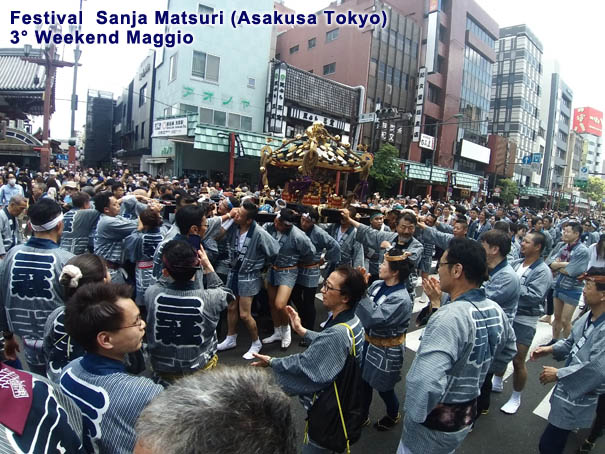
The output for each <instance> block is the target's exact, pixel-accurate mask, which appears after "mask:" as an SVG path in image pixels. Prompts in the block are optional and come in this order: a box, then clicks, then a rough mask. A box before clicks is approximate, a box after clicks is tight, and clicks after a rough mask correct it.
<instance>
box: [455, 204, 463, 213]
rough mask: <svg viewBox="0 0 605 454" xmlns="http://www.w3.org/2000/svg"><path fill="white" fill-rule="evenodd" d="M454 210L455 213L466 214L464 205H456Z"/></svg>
mask: <svg viewBox="0 0 605 454" xmlns="http://www.w3.org/2000/svg"><path fill="white" fill-rule="evenodd" d="M455 210H456V212H457V213H460V214H466V207H464V205H456V208H455Z"/></svg>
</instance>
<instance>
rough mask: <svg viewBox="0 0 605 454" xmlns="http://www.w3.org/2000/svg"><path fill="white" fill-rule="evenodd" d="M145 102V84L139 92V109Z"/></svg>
mask: <svg viewBox="0 0 605 454" xmlns="http://www.w3.org/2000/svg"><path fill="white" fill-rule="evenodd" d="M145 101H147V84H145V85H143V86H142V87H141V89H140V90H139V107H141V106H142V105H143V104H145Z"/></svg>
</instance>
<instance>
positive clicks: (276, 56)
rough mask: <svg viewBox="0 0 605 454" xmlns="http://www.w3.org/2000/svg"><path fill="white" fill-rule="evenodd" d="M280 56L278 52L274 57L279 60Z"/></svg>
mask: <svg viewBox="0 0 605 454" xmlns="http://www.w3.org/2000/svg"><path fill="white" fill-rule="evenodd" d="M280 58H281V54H280V53H279V52H278V53H277V54H275V59H276V60H279V59H280Z"/></svg>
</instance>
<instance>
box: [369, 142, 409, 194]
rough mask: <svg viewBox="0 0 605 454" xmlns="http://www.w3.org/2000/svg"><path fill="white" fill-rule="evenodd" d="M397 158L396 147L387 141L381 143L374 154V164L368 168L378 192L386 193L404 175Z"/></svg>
mask: <svg viewBox="0 0 605 454" xmlns="http://www.w3.org/2000/svg"><path fill="white" fill-rule="evenodd" d="M398 158H399V152H398V151H397V148H395V147H394V146H393V145H390V144H388V143H385V144H384V145H382V146H381V147H380V148H379V149H378V152H377V153H376V155H375V156H374V165H373V166H372V168H371V169H370V176H371V177H372V178H373V179H374V181H375V182H376V185H377V187H378V191H379V192H380V193H386V192H387V191H388V190H389V189H392V187H393V186H394V185H395V183H397V182H398V181H399V180H401V179H402V178H403V177H404V173H403V172H402V171H401V164H400V163H399V159H398Z"/></svg>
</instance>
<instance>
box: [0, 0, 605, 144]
mask: <svg viewBox="0 0 605 454" xmlns="http://www.w3.org/2000/svg"><path fill="white" fill-rule="evenodd" d="M240 1H241V3H242V5H243V6H244V5H246V4H247V1H248V0H240ZM400 1H405V0H400ZM453 1H454V5H455V3H456V0H453ZM476 1H477V3H479V5H481V6H482V7H483V8H484V9H485V10H486V11H487V13H489V14H490V16H492V17H493V18H494V19H495V20H496V22H498V24H499V25H500V27H506V26H510V25H518V24H527V25H528V26H529V27H530V28H531V30H532V31H533V32H534V34H535V35H536V36H537V37H538V39H540V41H541V42H542V44H543V46H544V58H546V59H555V60H557V61H558V62H559V64H560V73H561V76H562V78H563V80H564V81H565V82H566V83H567V84H568V85H569V86H570V87H571V89H572V90H573V92H574V102H573V104H574V107H583V106H591V107H594V108H596V109H599V110H601V111H603V110H605V87H604V86H603V75H604V74H605V59H604V58H602V55H603V35H604V34H603V23H602V21H603V17H605V1H604V0H576V1H575V2H570V1H569V0H476ZM0 3H1V5H0V47H3V48H4V47H21V46H22V45H23V44H24V43H29V44H33V45H34V47H36V45H35V42H34V41H33V39H31V38H32V35H33V33H34V26H33V25H29V26H25V28H24V26H19V27H17V26H13V25H11V23H10V17H11V11H12V10H20V11H22V13H43V12H45V11H47V10H48V9H49V5H50V4H52V8H53V9H54V10H55V11H56V12H60V13H71V12H77V11H78V8H79V4H80V0H53V1H52V2H49V1H48V0H21V1H20V2H11V1H8V0H3V1H1V2H0ZM195 3H196V1H194V0H192V4H195ZM202 3H205V4H208V5H212V4H216V5H220V4H221V2H220V0H205V1H204V0H202ZM285 3H286V5H287V6H289V7H290V8H292V9H295V10H296V11H297V12H301V13H311V12H315V11H319V10H321V9H322V8H324V7H326V6H328V5H329V3H330V2H329V0H286V1H285ZM165 8H166V0H84V1H83V11H84V26H83V31H84V32H89V33H99V32H102V31H105V32H106V31H109V30H110V29H113V28H121V29H122V30H125V29H126V28H128V27H121V26H100V25H97V24H96V23H95V21H94V19H95V16H96V13H97V11H98V10H105V11H107V12H110V13H132V11H133V10H135V11H137V12H139V13H146V14H149V15H150V17H152V16H151V14H152V13H153V11H154V10H164V9H165ZM16 28H18V29H19V30H23V29H25V30H26V31H28V36H26V37H21V38H20V39H21V40H22V41H21V42H20V43H18V44H11V43H10V39H11V35H10V31H11V30H13V29H16ZM138 28H139V29H141V31H142V32H150V33H157V32H160V31H161V26H155V25H148V26H142V27H138ZM122 33H124V31H122ZM148 47H149V46H145V45H140V46H134V45H120V46H114V45H98V44H94V45H84V46H81V50H82V57H81V59H80V63H81V65H82V66H81V67H80V68H79V70H78V96H79V100H80V103H79V107H78V111H77V113H76V129H81V128H82V125H83V124H84V122H85V113H86V93H87V90H88V89H89V88H90V89H96V90H103V91H110V92H113V93H114V96H115V98H117V97H118V96H119V95H120V94H121V93H122V90H123V89H124V88H125V87H127V86H128V84H129V82H130V81H131V80H132V79H133V77H134V76H135V74H136V71H137V69H138V66H139V64H140V63H141V62H142V60H143V59H144V58H145V55H146V54H147V51H148ZM73 48H74V46H59V52H60V53H61V56H62V57H63V59H64V60H67V61H73ZM58 71H59V73H58V78H57V92H56V93H57V94H56V98H57V110H56V113H55V114H54V115H53V118H52V121H51V136H52V137H53V138H55V139H64V138H68V137H69V135H70V118H71V112H70V101H69V100H70V97H71V90H72V83H73V78H72V77H73V69H70V68H65V69H59V70H58ZM35 120H36V121H35V123H34V124H35V125H38V124H41V119H39V118H36V119H35Z"/></svg>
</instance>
